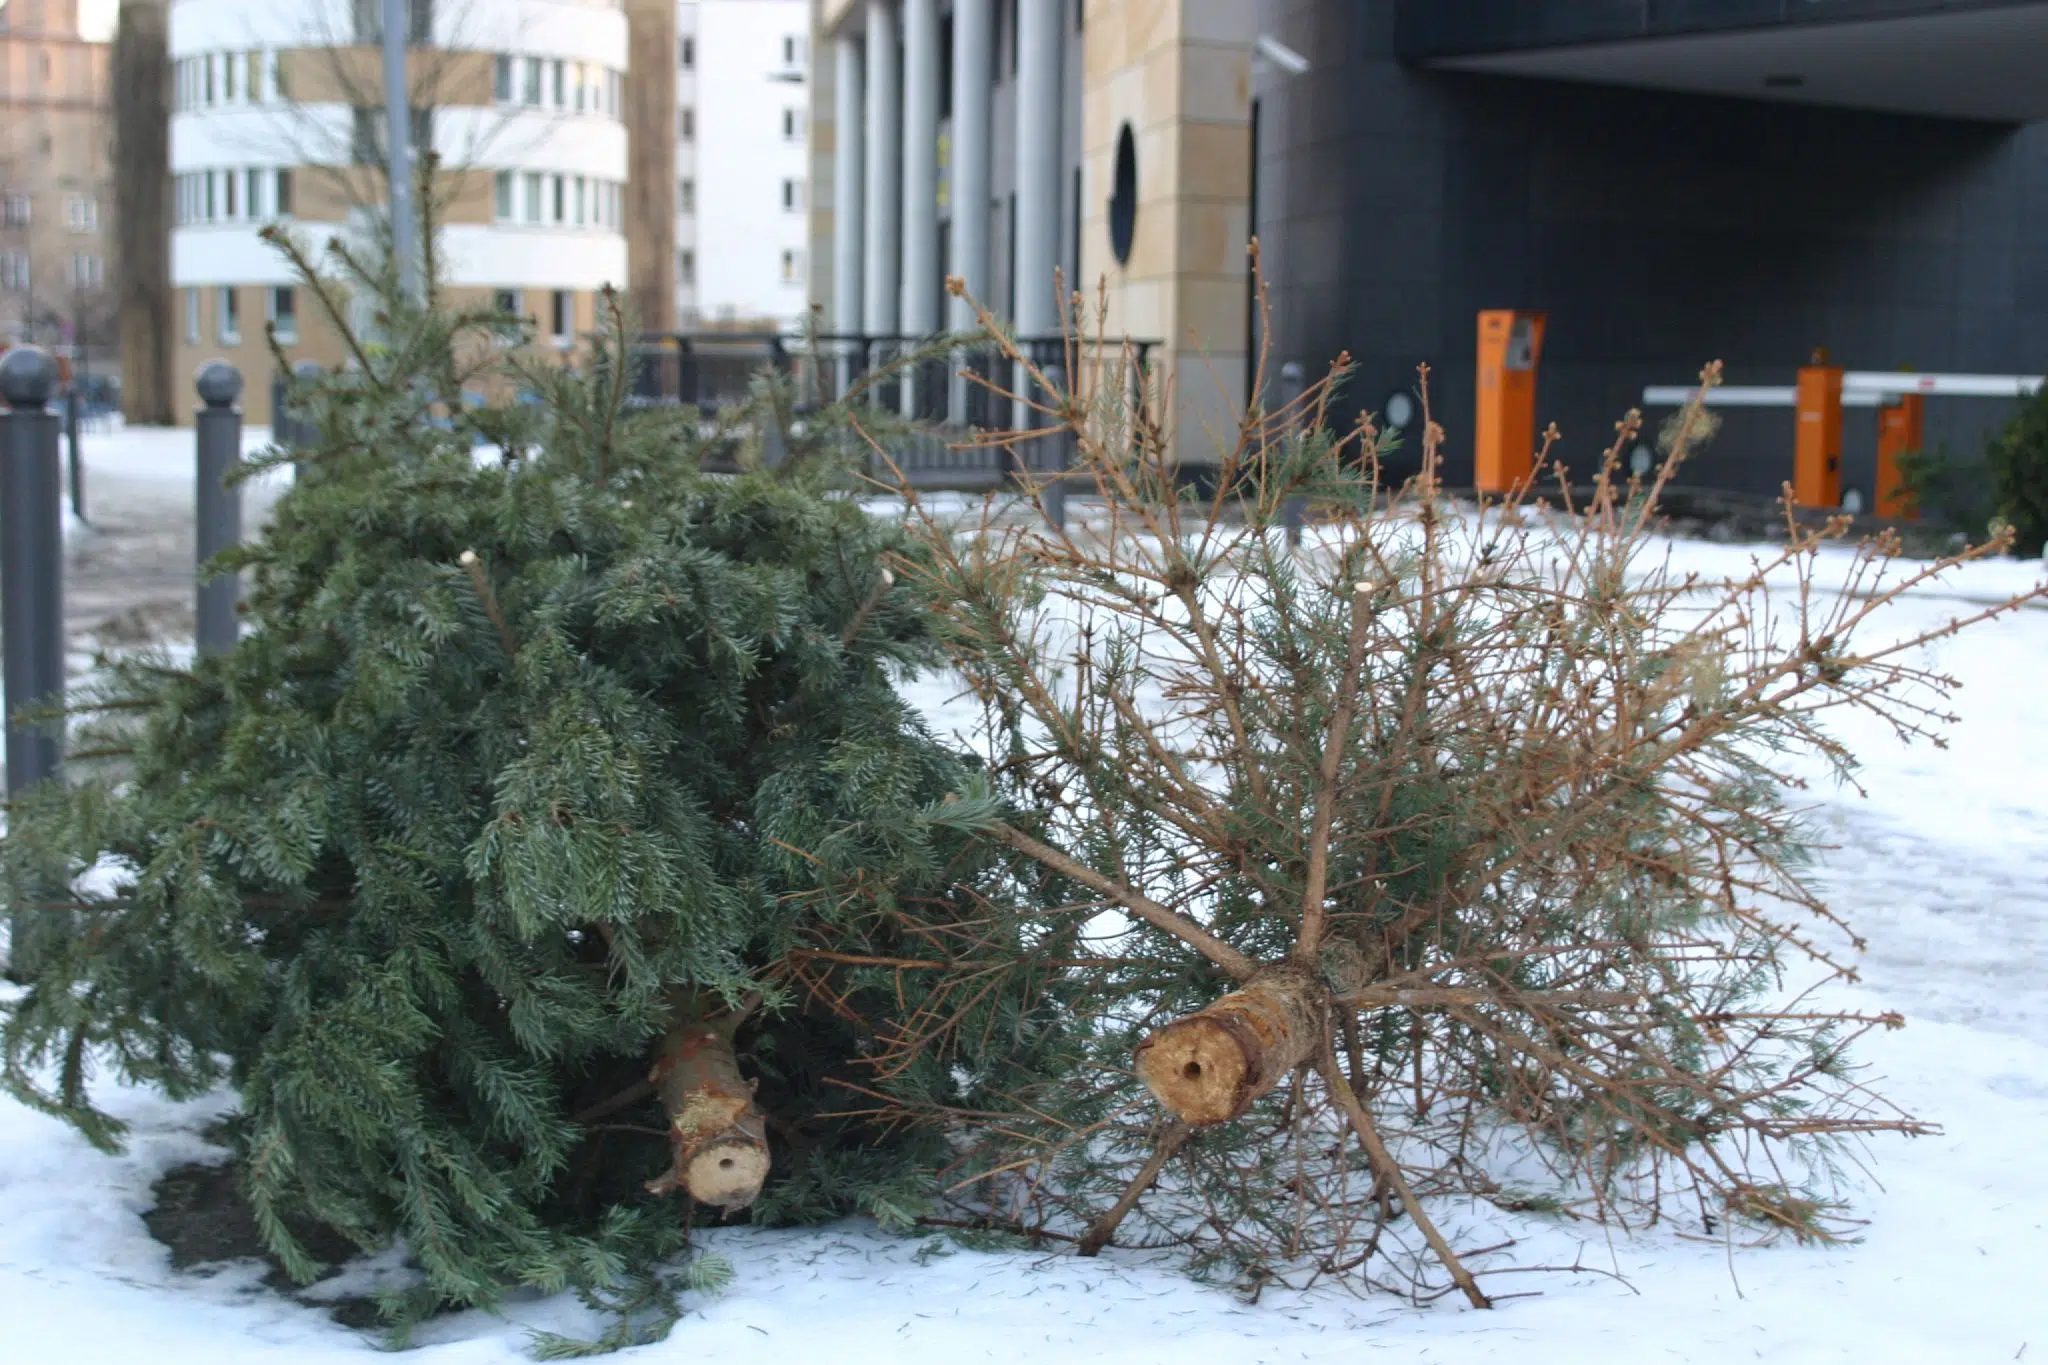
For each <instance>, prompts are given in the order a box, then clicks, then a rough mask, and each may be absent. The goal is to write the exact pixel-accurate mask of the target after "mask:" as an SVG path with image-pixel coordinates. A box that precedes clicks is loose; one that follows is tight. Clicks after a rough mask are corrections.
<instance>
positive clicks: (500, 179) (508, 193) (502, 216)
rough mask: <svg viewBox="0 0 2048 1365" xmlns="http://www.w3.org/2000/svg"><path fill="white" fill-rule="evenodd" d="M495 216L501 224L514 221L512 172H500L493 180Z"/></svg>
mask: <svg viewBox="0 0 2048 1365" xmlns="http://www.w3.org/2000/svg"><path fill="white" fill-rule="evenodd" d="M492 190H493V191H494V193H493V196H492V203H493V205H494V208H493V210H492V212H493V214H494V215H495V216H496V218H497V220H498V221H499V222H501V223H509V222H511V221H512V172H510V171H499V172H498V174H497V175H496V176H495V177H494V178H493V183H492Z"/></svg>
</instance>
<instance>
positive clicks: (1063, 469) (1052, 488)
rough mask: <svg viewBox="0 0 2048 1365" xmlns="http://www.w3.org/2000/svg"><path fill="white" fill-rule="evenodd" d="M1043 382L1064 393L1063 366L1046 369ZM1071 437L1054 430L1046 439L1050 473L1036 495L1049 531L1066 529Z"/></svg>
mask: <svg viewBox="0 0 2048 1365" xmlns="http://www.w3.org/2000/svg"><path fill="white" fill-rule="evenodd" d="M1045 382H1046V386H1047V387H1048V388H1049V389H1051V390H1052V391H1053V392H1055V393H1064V392H1066V388H1067V375H1066V369H1065V367H1064V366H1060V365H1048V366H1046V367H1045ZM1073 435H1074V433H1073V432H1071V431H1065V430H1057V429H1056V430H1055V431H1054V432H1053V434H1052V436H1051V437H1050V438H1048V439H1050V440H1051V442H1052V449H1053V457H1052V471H1051V477H1050V478H1049V479H1047V480H1046V483H1045V488H1044V491H1043V492H1041V493H1040V494H1039V500H1040V502H1042V503H1043V504H1044V506H1045V519H1046V520H1047V521H1049V522H1051V523H1052V525H1053V529H1054V530H1056V531H1064V530H1066V529H1067V470H1068V468H1069V467H1070V466H1071V465H1072V463H1073V461H1072V459H1071V457H1070V449H1071V442H1072V440H1073Z"/></svg>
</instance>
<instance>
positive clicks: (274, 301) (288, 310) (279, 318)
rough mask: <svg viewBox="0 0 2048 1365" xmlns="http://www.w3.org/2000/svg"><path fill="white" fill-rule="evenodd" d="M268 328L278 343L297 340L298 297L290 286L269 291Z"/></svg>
mask: <svg viewBox="0 0 2048 1365" xmlns="http://www.w3.org/2000/svg"><path fill="white" fill-rule="evenodd" d="M270 327H271V330H272V331H273V332H274V333H276V335H277V339H278V340H279V341H284V342H292V341H297V340H298V339H299V296H298V294H297V293H296V292H294V291H293V289H292V287H291V286H290V285H279V286H277V287H276V288H274V289H272V290H271V291H270Z"/></svg>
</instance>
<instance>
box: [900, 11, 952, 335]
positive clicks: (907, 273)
mask: <svg viewBox="0 0 2048 1365" xmlns="http://www.w3.org/2000/svg"><path fill="white" fill-rule="evenodd" d="M941 297H942V294H941V291H940V288H939V0H903V330H904V331H906V332H909V333H912V334H913V335H916V336H926V335H929V334H931V333H934V332H937V331H938V330H939V327H940V320H941V315H942V311H943V310H942V309H941V308H940V306H939V300H940V298H941Z"/></svg>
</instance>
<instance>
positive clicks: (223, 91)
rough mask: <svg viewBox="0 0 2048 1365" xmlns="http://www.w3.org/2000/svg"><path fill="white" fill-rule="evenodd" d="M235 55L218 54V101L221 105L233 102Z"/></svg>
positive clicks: (227, 53)
mask: <svg viewBox="0 0 2048 1365" xmlns="http://www.w3.org/2000/svg"><path fill="white" fill-rule="evenodd" d="M235 74H236V73H235V54H234V53H232V52H223V53H221V54H220V99H221V103H223V104H233V103H234V102H235Z"/></svg>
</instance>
